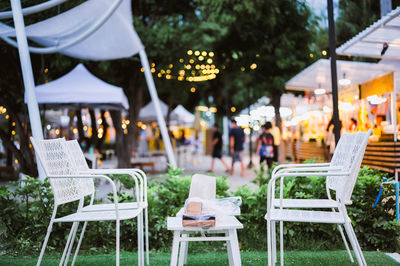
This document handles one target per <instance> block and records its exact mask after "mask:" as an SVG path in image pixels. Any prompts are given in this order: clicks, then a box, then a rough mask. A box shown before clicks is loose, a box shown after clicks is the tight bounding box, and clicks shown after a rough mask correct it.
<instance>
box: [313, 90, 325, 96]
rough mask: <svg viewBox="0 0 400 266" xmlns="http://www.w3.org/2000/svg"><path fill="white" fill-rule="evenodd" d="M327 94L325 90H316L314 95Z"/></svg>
mask: <svg viewBox="0 0 400 266" xmlns="http://www.w3.org/2000/svg"><path fill="white" fill-rule="evenodd" d="M325 92H326V90H325V89H316V90H314V93H315V94H317V95H320V94H324V93H325Z"/></svg>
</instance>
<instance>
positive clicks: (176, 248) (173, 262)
mask: <svg viewBox="0 0 400 266" xmlns="http://www.w3.org/2000/svg"><path fill="white" fill-rule="evenodd" d="M180 237H181V231H174V240H173V241H172V253H171V263H170V266H176V264H177V262H178V251H179V242H180Z"/></svg>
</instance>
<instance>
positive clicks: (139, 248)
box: [137, 214, 143, 266]
mask: <svg viewBox="0 0 400 266" xmlns="http://www.w3.org/2000/svg"><path fill="white" fill-rule="evenodd" d="M141 229H142V228H141V224H140V214H139V215H138V216H137V243H138V246H137V253H138V254H137V255H138V266H142V265H143V262H142V254H141V252H142V247H141V245H142V241H140V236H141V234H140V230H141Z"/></svg>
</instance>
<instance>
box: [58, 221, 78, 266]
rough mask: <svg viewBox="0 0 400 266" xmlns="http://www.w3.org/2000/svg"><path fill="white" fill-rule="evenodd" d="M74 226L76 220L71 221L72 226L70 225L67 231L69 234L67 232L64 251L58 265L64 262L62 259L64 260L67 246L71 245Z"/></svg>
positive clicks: (60, 265)
mask: <svg viewBox="0 0 400 266" xmlns="http://www.w3.org/2000/svg"><path fill="white" fill-rule="evenodd" d="M75 227H76V222H73V223H72V226H71V230H70V231H69V234H68V239H67V243H65V248H64V252H63V254H62V256H61V260H60V264H59V266H62V265H63V264H64V260H65V257H66V254H67V251H68V250H69V247H70V245H71V241H72V236H73V234H74V230H75Z"/></svg>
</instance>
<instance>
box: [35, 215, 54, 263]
mask: <svg viewBox="0 0 400 266" xmlns="http://www.w3.org/2000/svg"><path fill="white" fill-rule="evenodd" d="M53 223H54V222H53V219H52V220H51V221H50V223H49V226H48V227H47V233H46V237H45V238H44V242H43V246H42V249H41V250H40V255H39V259H38V261H37V263H36V266H40V264H41V263H42V259H43V255H44V252H45V250H46V246H47V241H48V240H49V237H50V233H51V230H52V229H53Z"/></svg>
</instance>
